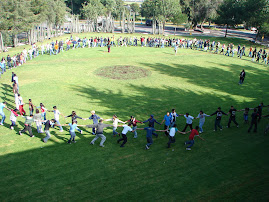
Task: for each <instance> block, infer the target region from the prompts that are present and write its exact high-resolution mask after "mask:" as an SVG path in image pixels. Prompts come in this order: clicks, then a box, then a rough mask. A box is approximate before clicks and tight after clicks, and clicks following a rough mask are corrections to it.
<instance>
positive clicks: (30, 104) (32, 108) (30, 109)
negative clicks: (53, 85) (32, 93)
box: [26, 99, 35, 115]
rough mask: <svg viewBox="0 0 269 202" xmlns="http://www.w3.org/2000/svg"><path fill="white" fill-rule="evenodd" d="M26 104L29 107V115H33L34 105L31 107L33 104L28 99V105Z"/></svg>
mask: <svg viewBox="0 0 269 202" xmlns="http://www.w3.org/2000/svg"><path fill="white" fill-rule="evenodd" d="M26 104H28V105H29V113H30V115H31V114H32V115H33V113H34V107H35V106H34V105H33V103H32V99H29V103H26Z"/></svg>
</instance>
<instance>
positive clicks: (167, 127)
mask: <svg viewBox="0 0 269 202" xmlns="http://www.w3.org/2000/svg"><path fill="white" fill-rule="evenodd" d="M166 129H169V126H167V125H164V130H166ZM164 134H165V135H166V136H168V135H169V132H168V131H165V132H164Z"/></svg>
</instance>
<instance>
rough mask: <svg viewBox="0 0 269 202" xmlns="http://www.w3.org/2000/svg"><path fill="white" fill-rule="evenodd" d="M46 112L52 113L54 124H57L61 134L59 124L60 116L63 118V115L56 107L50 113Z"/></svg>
mask: <svg viewBox="0 0 269 202" xmlns="http://www.w3.org/2000/svg"><path fill="white" fill-rule="evenodd" d="M48 112H53V113H54V120H55V122H56V123H57V125H58V126H59V128H60V131H59V132H63V127H62V126H61V123H60V115H61V116H63V117H64V115H63V114H62V113H61V112H60V111H59V110H58V109H57V107H56V106H54V107H53V110H52V111H50V110H48Z"/></svg>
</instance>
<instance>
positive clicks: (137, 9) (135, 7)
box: [130, 3, 140, 15]
mask: <svg viewBox="0 0 269 202" xmlns="http://www.w3.org/2000/svg"><path fill="white" fill-rule="evenodd" d="M130 8H131V10H132V11H133V12H135V14H136V15H137V14H138V13H139V12H140V7H139V4H138V3H132V4H131V5H130Z"/></svg>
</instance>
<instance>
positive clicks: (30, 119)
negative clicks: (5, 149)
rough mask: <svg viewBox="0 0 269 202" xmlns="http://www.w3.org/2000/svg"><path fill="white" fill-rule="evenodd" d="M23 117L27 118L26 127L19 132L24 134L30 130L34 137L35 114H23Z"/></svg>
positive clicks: (31, 135)
mask: <svg viewBox="0 0 269 202" xmlns="http://www.w3.org/2000/svg"><path fill="white" fill-rule="evenodd" d="M21 117H23V118H25V122H24V129H23V130H22V131H19V134H20V135H22V133H24V132H26V131H28V132H29V135H30V137H34V135H33V133H32V126H31V125H32V123H33V122H34V119H33V115H30V116H21Z"/></svg>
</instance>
